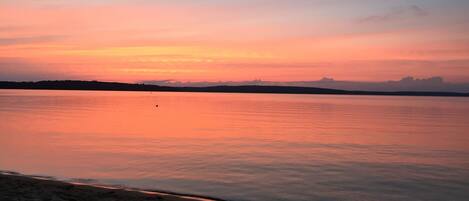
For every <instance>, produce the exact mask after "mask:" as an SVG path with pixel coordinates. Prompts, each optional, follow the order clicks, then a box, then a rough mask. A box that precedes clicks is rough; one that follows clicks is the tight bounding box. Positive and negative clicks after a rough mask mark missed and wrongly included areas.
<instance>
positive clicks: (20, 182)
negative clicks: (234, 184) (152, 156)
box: [0, 171, 224, 201]
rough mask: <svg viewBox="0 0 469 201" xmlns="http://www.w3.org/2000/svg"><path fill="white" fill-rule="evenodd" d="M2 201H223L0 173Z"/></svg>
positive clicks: (13, 173) (14, 173)
mask: <svg viewBox="0 0 469 201" xmlns="http://www.w3.org/2000/svg"><path fill="white" fill-rule="evenodd" d="M0 200H2V201H33V200H34V201H36V200H54V201H66V200H74V201H100V200H106V201H143V200H145V201H153V200H158V201H224V200H221V199H217V198H211V197H207V196H198V195H190V194H183V193H174V192H168V191H158V190H147V189H138V188H127V187H121V186H111V185H100V184H88V183H81V182H68V181H61V180H57V179H55V178H53V177H47V176H36V175H23V174H20V173H17V172H12V171H0Z"/></svg>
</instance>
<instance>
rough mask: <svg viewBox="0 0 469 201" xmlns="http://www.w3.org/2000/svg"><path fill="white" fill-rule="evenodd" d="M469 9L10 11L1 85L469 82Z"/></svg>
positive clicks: (59, 5) (5, 4) (55, 5)
mask: <svg viewBox="0 0 469 201" xmlns="http://www.w3.org/2000/svg"><path fill="white" fill-rule="evenodd" d="M468 9H469V2H467V1H461V0H449V1H443V0H406V1H404V0H395V1H387V0H373V1H372V0H348V1H345V0H342V1H341V0H330V1H323V0H293V1H274V0H249V1H248V0H240V1H235V0H224V1H223V0H200V1H196V0H193V1H190V0H175V1H162V0H155V1H147V0H138V1H130V0H129V1H126V0H116V1H111V0H96V1H89V2H88V1H77V0H70V1H55V0H43V1H32V0H30V1H27V0H4V1H1V2H0V80H41V79H84V80H91V79H95V80H105V81H125V82H136V81H142V80H163V79H174V80H179V81H218V80H223V81H226V80H233V81H239V80H252V79H263V80H273V81H292V80H317V79H320V78H321V77H324V76H328V77H334V78H335V79H339V80H360V81H377V80H390V79H399V78H401V77H404V76H408V75H411V76H416V77H429V76H443V77H445V78H446V79H447V80H449V81H454V82H469V15H467V14H466V11H467V10H468Z"/></svg>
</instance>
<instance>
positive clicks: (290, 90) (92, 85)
mask: <svg viewBox="0 0 469 201" xmlns="http://www.w3.org/2000/svg"><path fill="white" fill-rule="evenodd" d="M0 89H49V90H106V91H163V92H220V93H280V94H335V95H388V96H459V97H469V93H456V92H438V91H435V92H429V91H394V92H387V91H386V92H384V91H347V90H336V89H326V88H315V87H295V86H259V85H244V86H209V87H168V86H159V85H149V84H130V83H119V82H99V81H77V80H63V81H39V82H9V81H0Z"/></svg>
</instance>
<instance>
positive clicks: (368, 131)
mask: <svg viewBox="0 0 469 201" xmlns="http://www.w3.org/2000/svg"><path fill="white" fill-rule="evenodd" d="M156 105H158V107H156ZM0 169H1V170H11V171H17V172H21V173H24V174H37V175H48V176H54V177H57V178H61V179H73V178H80V179H92V180H90V181H92V182H98V183H105V184H119V185H125V186H131V187H139V188H149V189H158V190H167V191H174V192H181V193H189V194H200V195H207V196H213V197H219V198H222V199H226V200H233V201H248V200H249V201H273V200H282V201H312V200H325V201H328V200H334V201H335V200H337V201H338V200H356V201H362V200H379V201H388V200H389V201H391V200H413V201H415V200H422V201H423V200H425V201H431V200H451V201H459V200H461V201H463V200H464V201H465V200H468V199H469V98H448V97H393V96H335V95H281V94H226V93H158V92H153V93H150V92H105V91H41V90H37V91H31V90H0Z"/></svg>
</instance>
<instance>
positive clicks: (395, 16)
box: [359, 5, 428, 23]
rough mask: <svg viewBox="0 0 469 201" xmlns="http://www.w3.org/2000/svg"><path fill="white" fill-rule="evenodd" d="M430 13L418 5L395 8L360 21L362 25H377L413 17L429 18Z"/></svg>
mask: <svg viewBox="0 0 469 201" xmlns="http://www.w3.org/2000/svg"><path fill="white" fill-rule="evenodd" d="M427 15H428V12H427V11H426V10H424V9H423V8H421V7H419V6H417V5H411V6H405V7H399V8H394V9H392V10H391V11H388V12H386V13H383V14H379V15H371V16H367V17H364V18H361V19H360V20H359V22H360V23H377V22H387V21H393V20H399V19H406V18H413V17H424V16H427Z"/></svg>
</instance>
